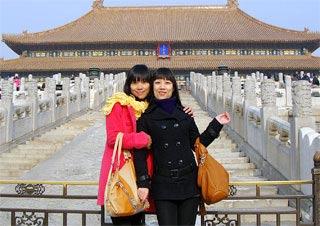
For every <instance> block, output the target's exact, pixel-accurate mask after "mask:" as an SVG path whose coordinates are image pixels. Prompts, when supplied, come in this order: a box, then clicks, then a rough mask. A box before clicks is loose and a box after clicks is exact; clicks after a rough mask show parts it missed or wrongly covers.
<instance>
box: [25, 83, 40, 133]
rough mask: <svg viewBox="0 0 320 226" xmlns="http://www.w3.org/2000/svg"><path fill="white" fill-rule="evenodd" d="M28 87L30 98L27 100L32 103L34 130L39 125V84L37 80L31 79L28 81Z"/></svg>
mask: <svg viewBox="0 0 320 226" xmlns="http://www.w3.org/2000/svg"><path fill="white" fill-rule="evenodd" d="M27 87H28V99H27V101H28V102H29V103H31V106H32V110H31V117H32V130H36V129H38V127H39V117H38V109H39V100H38V86H37V82H36V81H35V80H31V81H29V82H28V83H27Z"/></svg>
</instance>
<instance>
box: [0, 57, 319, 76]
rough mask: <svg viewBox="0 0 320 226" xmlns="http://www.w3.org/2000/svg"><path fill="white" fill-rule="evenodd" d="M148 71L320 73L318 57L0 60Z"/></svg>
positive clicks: (15, 67) (34, 66)
mask: <svg viewBox="0 0 320 226" xmlns="http://www.w3.org/2000/svg"><path fill="white" fill-rule="evenodd" d="M141 63H143V64H146V65H148V67H150V68H151V69H156V68H159V67H169V68H172V69H175V70H190V71H191V70H214V69H215V68H217V67H218V66H221V65H226V66H228V67H229V68H230V69H232V70H253V69H259V70H265V69H274V70H288V69H289V70H290V69H299V70H320V57H313V56H290V57H288V56H286V57H284V56H206V57H203V56H202V57H201V56H188V57H171V59H159V60H157V58H156V57H104V58H100V57H85V58H71V57H70V58H23V57H20V58H18V59H14V60H6V61H0V70H1V71H3V72H6V71H16V72H19V71H21V72H28V71H83V72H86V71H88V69H89V68H100V69H101V70H103V71H110V70H127V69H129V68H131V67H132V66H133V65H135V64H141Z"/></svg>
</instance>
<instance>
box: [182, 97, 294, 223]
mask: <svg viewBox="0 0 320 226" xmlns="http://www.w3.org/2000/svg"><path fill="white" fill-rule="evenodd" d="M181 101H182V103H183V104H184V105H189V106H191V107H192V109H193V112H194V115H195V121H196V124H197V126H198V128H199V131H200V132H202V131H203V130H205V129H206V127H207V125H208V124H209V122H210V121H211V120H212V118H211V117H210V116H209V115H208V113H207V112H205V111H203V110H202V109H201V107H200V106H199V105H198V104H197V102H196V101H194V98H193V97H192V96H190V95H189V94H184V93H181ZM207 148H208V151H209V153H210V154H211V155H212V156H213V157H214V158H215V159H216V160H217V161H218V162H220V163H221V164H222V165H223V166H224V167H225V168H226V169H227V171H228V172H229V175H230V181H231V182H250V181H266V180H267V179H266V178H264V177H263V176H262V172H261V170H260V169H257V168H256V165H255V164H254V163H251V162H250V159H249V157H247V156H246V155H245V153H244V152H242V151H241V150H239V148H238V147H237V144H236V143H234V142H233V141H232V140H231V139H230V138H229V137H228V135H227V134H226V133H225V132H224V131H221V133H220V136H219V138H217V139H216V140H215V141H214V142H212V143H211V144H210V145H209V146H208V147H207ZM236 189H237V192H236V195H235V197H240V196H244V195H245V196H248V195H252V196H254V195H255V194H256V188H255V186H236ZM277 192H278V189H277V187H276V186H262V187H261V188H260V194H261V195H277ZM259 208H263V209H264V210H269V211H271V212H275V211H280V210H282V211H283V210H291V209H292V208H291V207H289V206H288V200H287V199H277V200H276V199H260V200H257V199H256V200H245V199H243V200H223V201H221V202H219V203H216V204H213V205H207V206H206V209H207V210H212V211H218V210H219V211H220V210H221V211H223V210H227V211H230V210H232V211H236V210H242V211H243V210H246V211H248V212H249V211H250V210H257V209H259ZM206 217H207V219H211V220H212V219H213V218H214V216H210V215H208V216H206ZM220 217H224V216H220ZM228 218H229V219H235V220H236V219H237V216H236V215H228ZM261 221H262V222H263V225H275V221H276V219H275V215H262V216H261ZM241 222H242V224H241V225H255V222H256V215H244V216H241ZM281 225H295V215H285V214H282V215H281Z"/></svg>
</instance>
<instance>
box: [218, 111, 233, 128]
mask: <svg viewBox="0 0 320 226" xmlns="http://www.w3.org/2000/svg"><path fill="white" fill-rule="evenodd" d="M216 119H217V120H218V122H219V123H220V124H221V125H225V124H228V123H229V122H230V121H231V118H230V114H229V112H225V113H223V114H220V115H217V116H216Z"/></svg>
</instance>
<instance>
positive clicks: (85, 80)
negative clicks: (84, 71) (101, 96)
mask: <svg viewBox="0 0 320 226" xmlns="http://www.w3.org/2000/svg"><path fill="white" fill-rule="evenodd" d="M82 85H83V90H84V92H85V93H86V104H85V107H86V108H87V109H89V108H90V97H91V95H90V79H89V78H88V77H87V76H84V77H83V78H82Z"/></svg>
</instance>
